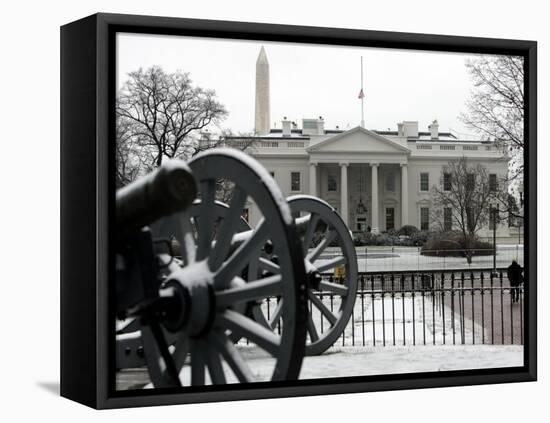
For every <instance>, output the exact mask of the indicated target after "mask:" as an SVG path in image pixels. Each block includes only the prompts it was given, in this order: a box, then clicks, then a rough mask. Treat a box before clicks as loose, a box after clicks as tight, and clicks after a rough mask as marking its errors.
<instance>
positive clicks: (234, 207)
mask: <svg viewBox="0 0 550 423" xmlns="http://www.w3.org/2000/svg"><path fill="white" fill-rule="evenodd" d="M245 202H246V192H244V191H243V190H242V189H240V188H239V187H236V188H235V190H234V191H233V198H232V199H231V205H230V208H229V210H228V212H227V215H226V216H225V218H224V219H223V221H222V223H221V227H220V228H219V229H218V234H217V236H216V244H215V246H214V248H213V250H212V252H211V254H210V256H209V258H208V265H209V267H210V269H211V270H213V271H214V270H216V269H218V268H219V267H220V266H221V264H222V263H223V262H224V261H225V259H226V257H227V255H228V253H229V249H230V247H231V240H232V238H233V234H234V233H235V230H236V229H237V222H238V220H239V219H240V218H241V215H242V211H243V208H244V205H245Z"/></svg>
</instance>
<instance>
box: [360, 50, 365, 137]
mask: <svg viewBox="0 0 550 423" xmlns="http://www.w3.org/2000/svg"><path fill="white" fill-rule="evenodd" d="M361 93H362V95H361V128H364V127H365V109H364V104H363V102H364V99H365V94H364V91H363V56H361Z"/></svg>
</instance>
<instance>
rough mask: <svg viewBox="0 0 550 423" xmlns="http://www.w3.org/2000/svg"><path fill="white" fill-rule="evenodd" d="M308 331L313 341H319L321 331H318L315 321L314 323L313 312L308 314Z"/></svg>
mask: <svg viewBox="0 0 550 423" xmlns="http://www.w3.org/2000/svg"><path fill="white" fill-rule="evenodd" d="M307 332H308V333H309V338H310V339H311V342H317V341H318V340H319V333H318V332H317V328H316V327H315V323H313V317H311V313H308V314H307Z"/></svg>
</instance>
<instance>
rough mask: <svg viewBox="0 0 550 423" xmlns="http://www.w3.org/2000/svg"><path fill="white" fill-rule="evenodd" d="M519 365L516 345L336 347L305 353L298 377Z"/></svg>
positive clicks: (520, 357)
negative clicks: (318, 352) (318, 354)
mask: <svg viewBox="0 0 550 423" xmlns="http://www.w3.org/2000/svg"><path fill="white" fill-rule="evenodd" d="M513 366H523V347H522V346H516V345H512V346H510V345H506V346H502V345H445V346H443V345H435V346H434V345H417V346H395V347H394V346H391V347H338V348H332V349H331V350H329V351H328V352H327V353H325V354H323V355H320V356H317V357H306V358H305V359H304V363H303V366H302V371H301V373H300V379H310V378H323V377H337V376H338V377H339V376H366V375H382V374H394V373H412V372H434V371H445V370H464V369H483V368H494V367H513Z"/></svg>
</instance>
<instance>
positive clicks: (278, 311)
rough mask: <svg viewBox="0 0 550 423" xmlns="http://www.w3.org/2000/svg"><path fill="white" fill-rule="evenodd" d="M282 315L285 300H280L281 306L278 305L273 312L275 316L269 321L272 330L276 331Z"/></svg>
mask: <svg viewBox="0 0 550 423" xmlns="http://www.w3.org/2000/svg"><path fill="white" fill-rule="evenodd" d="M282 314H283V299H282V298H281V299H280V300H279V304H277V307H276V308H275V310H274V311H273V314H272V315H271V317H270V319H269V326H271V329H275V327H276V326H277V323H278V322H279V319H280V318H281V315H282Z"/></svg>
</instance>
